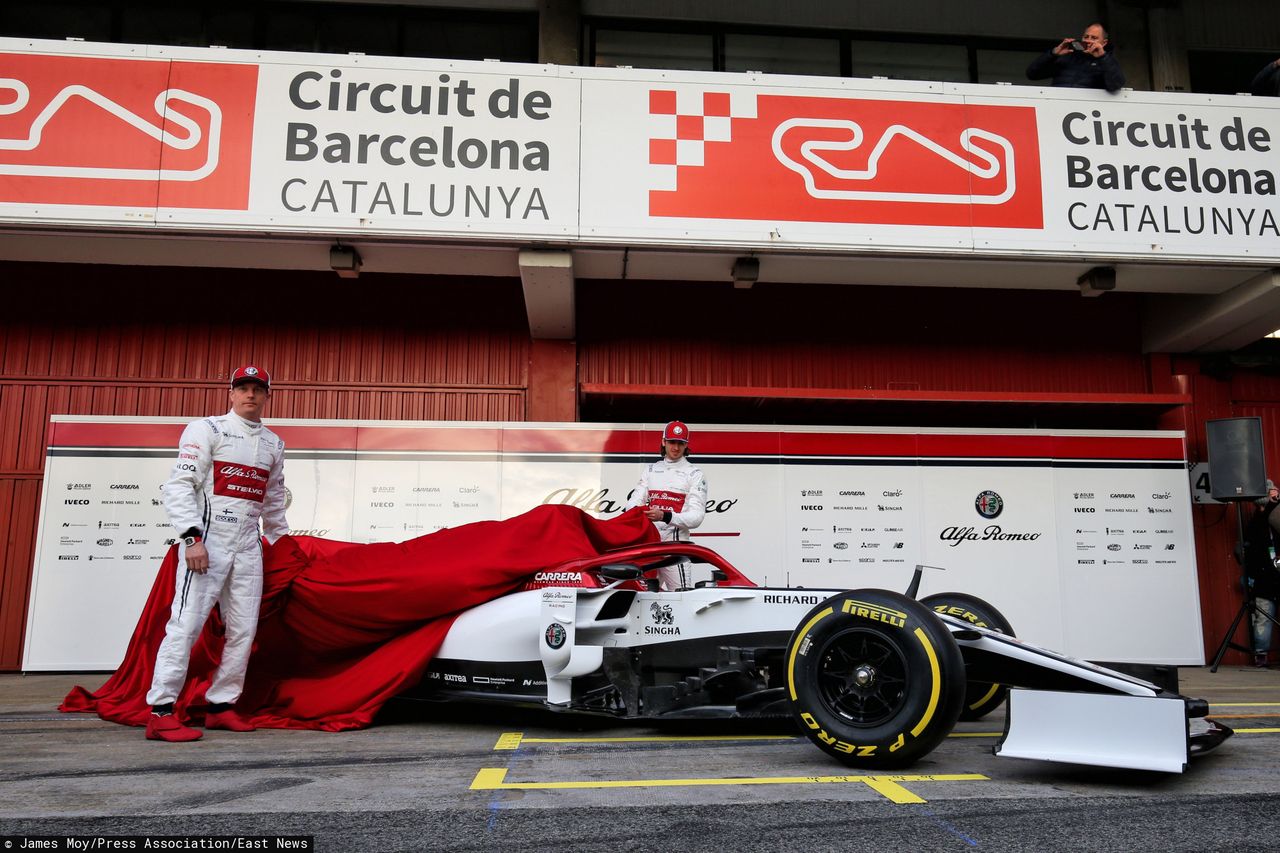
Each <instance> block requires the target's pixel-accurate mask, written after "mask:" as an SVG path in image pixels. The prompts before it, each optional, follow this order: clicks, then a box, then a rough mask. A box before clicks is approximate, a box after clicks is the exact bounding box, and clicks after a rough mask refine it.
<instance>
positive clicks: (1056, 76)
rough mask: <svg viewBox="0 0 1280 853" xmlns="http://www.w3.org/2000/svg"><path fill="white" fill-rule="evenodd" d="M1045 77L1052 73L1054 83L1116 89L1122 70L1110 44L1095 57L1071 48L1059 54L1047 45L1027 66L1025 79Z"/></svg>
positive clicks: (1121, 84) (1109, 90) (1122, 81)
mask: <svg viewBox="0 0 1280 853" xmlns="http://www.w3.org/2000/svg"><path fill="white" fill-rule="evenodd" d="M1056 46H1057V45H1055V46H1054V47H1056ZM1046 77H1052V78H1053V85H1055V86H1066V87H1069V88H1073V89H1106V90H1107V91H1108V92H1115V91H1117V90H1119V89H1120V88H1121V87H1122V86H1124V71H1123V69H1121V68H1120V62H1119V60H1117V59H1116V55H1115V53H1114V52H1113V51H1112V50H1111V48H1110V47H1107V48H1106V49H1105V52H1104V53H1103V54H1102V56H1101V57H1098V58H1095V57H1093V56H1090V55H1089V54H1087V53H1085V52H1083V51H1074V50H1073V51H1071V52H1070V53H1067V54H1064V55H1062V56H1058V55H1056V54H1055V53H1054V52H1053V48H1050V49H1049V50H1046V51H1045V52H1044V53H1042V54H1040V55H1039V56H1037V57H1036V58H1035V59H1033V60H1032V61H1031V64H1030V65H1028V66H1027V79H1029V80H1043V79H1045V78H1046Z"/></svg>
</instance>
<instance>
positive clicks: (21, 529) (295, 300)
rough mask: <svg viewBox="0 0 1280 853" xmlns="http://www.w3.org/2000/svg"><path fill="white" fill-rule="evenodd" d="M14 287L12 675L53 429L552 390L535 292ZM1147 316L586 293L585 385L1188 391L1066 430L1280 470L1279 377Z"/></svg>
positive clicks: (486, 415) (4, 629) (942, 412)
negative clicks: (1183, 445)
mask: <svg viewBox="0 0 1280 853" xmlns="http://www.w3.org/2000/svg"><path fill="white" fill-rule="evenodd" d="M0 282H2V283H3V292H4V297H5V301H6V309H7V310H6V311H5V312H4V314H3V316H0V358H2V359H3V363H2V364H0V569H2V574H0V670H14V669H17V668H18V667H19V664H20V660H21V655H22V648H21V642H22V636H23V631H24V621H25V618H26V612H27V596H28V592H29V587H30V581H31V570H32V563H33V557H34V544H35V532H36V522H37V510H38V507H39V502H40V497H41V496H40V478H41V476H42V473H43V465H44V448H45V446H46V444H47V440H46V435H45V430H46V425H47V424H48V423H49V416H50V415H53V414H85V415H140V416H181V417H197V416H201V415H205V414H208V413H210V412H213V411H220V410H221V409H222V408H223V407H224V406H225V405H226V397H225V391H224V386H223V384H222V382H221V381H220V380H219V379H218V378H217V377H220V376H225V375H226V372H227V371H228V370H230V369H231V367H230V365H231V364H233V363H234V362H237V361H240V360H243V359H245V358H253V359H257V360H260V361H261V362H263V363H264V364H267V365H269V366H270V367H271V369H272V370H274V371H275V375H276V379H277V387H278V390H279V391H280V392H281V393H280V394H279V395H278V396H277V397H276V399H275V400H274V401H273V404H272V406H273V408H272V410H271V413H270V414H271V415H273V416H275V417H282V418H283V417H288V418H370V419H405V420H494V421H520V420H525V419H526V417H527V416H526V412H527V404H528V402H529V398H530V397H532V396H533V395H534V394H535V392H536V389H534V388H533V387H531V386H532V385H533V384H535V378H531V377H530V374H529V371H528V367H527V365H528V360H529V352H530V350H531V348H532V347H533V346H536V343H537V342H530V341H529V338H528V332H527V329H526V327H525V325H524V322H525V321H524V311H523V306H522V304H521V295H520V286H519V282H518V281H515V280H511V281H504V280H495V279H449V280H445V279H422V278H412V277H404V276H376V275H366V276H362V277H361V278H360V279H358V280H357V282H355V283H354V284H353V283H352V282H347V281H343V280H339V279H337V278H335V277H334V276H332V274H329V273H324V274H312V273H291V272H256V271H244V270H236V271H225V270H200V269H184V270H174V269H158V268H123V267H108V266H73V265H59V264H52V263H50V264H16V263H0ZM180 288H185V289H180ZM121 294H127V298H122V297H121ZM353 294H354V295H353ZM1139 300H1140V297H1138V296H1136V295H1133V294H1123V293H1112V294H1107V295H1106V296H1105V297H1102V298H1099V299H1081V298H1080V297H1079V296H1078V295H1076V294H1074V293H1033V292H1025V291H986V292H976V291H963V290H954V289H935V288H919V287H914V288H896V289H894V288H884V287H880V288H856V287H819V286H810V285H757V286H756V287H755V288H754V289H752V290H747V291H741V290H734V289H733V288H732V287H731V286H729V285H728V284H727V283H726V284H721V285H717V284H705V283H703V284H696V283H694V284H690V283H674V282H672V283H655V282H631V281H621V282H619V281H611V282H601V281H583V282H580V283H579V287H578V340H577V341H576V343H575V342H567V344H566V345H567V346H568V347H571V348H572V347H576V349H577V359H576V360H577V363H578V378H577V387H578V388H585V387H587V385H589V384H592V383H595V384H599V383H606V384H643V383H655V384H659V385H662V386H665V387H667V388H670V389H673V390H676V391H678V390H680V389H683V388H688V387H689V386H692V385H705V386H721V387H723V388H725V389H734V388H739V389H740V388H747V387H766V388H767V387H772V388H775V389H782V390H788V389H790V390H799V391H800V392H801V393H803V392H804V391H805V390H806V389H821V388H833V387H835V388H865V389H904V388H905V389H915V390H919V391H921V392H929V391H935V390H942V391H977V392H987V393H989V394H990V396H991V397H993V398H998V397H1000V396H1001V395H1014V394H1018V393H1025V392H1046V391H1047V392H1062V393H1072V392H1079V393H1094V394H1103V395H1107V394H1110V395H1115V396H1116V397H1117V398H1122V397H1124V396H1125V395H1131V394H1143V393H1147V394H1150V393H1156V392H1166V393H1171V392H1177V393H1185V394H1187V395H1189V398H1190V399H1191V401H1192V402H1191V404H1190V405H1186V406H1177V407H1174V408H1172V409H1170V410H1168V411H1167V412H1166V413H1165V414H1163V415H1160V414H1158V413H1155V412H1153V411H1150V410H1146V411H1144V410H1135V409H1134V408H1133V407H1126V406H1122V405H1117V406H1109V405H1092V406H1087V407H1076V408H1075V409H1074V410H1072V411H1074V414H1071V413H1070V412H1068V416H1069V417H1073V418H1076V419H1077V421H1076V422H1074V423H1071V424H1069V425H1070V426H1075V427H1083V428H1096V429H1116V428H1126V429H1128V428H1137V429H1142V428H1162V429H1185V430H1186V432H1187V436H1188V454H1189V456H1188V458H1189V460H1190V461H1193V462H1194V461H1203V460H1204V458H1205V456H1206V454H1205V452H1204V450H1203V448H1204V446H1205V444H1204V430H1203V422H1204V420H1206V419H1209V418H1216V417H1235V416H1240V415H1250V414H1258V415H1261V416H1262V417H1263V419H1264V427H1265V429H1266V436H1267V452H1268V458H1270V459H1272V460H1277V459H1280V456H1278V455H1277V454H1280V379H1277V378H1275V377H1267V376H1263V375H1261V374H1258V373H1256V372H1249V371H1237V372H1236V374H1235V375H1234V376H1232V377H1230V378H1215V377H1211V376H1208V375H1202V374H1201V373H1200V364H1199V361H1198V360H1197V359H1192V358H1186V359H1180V358H1174V359H1172V360H1171V359H1170V358H1168V357H1164V356H1150V357H1148V356H1143V355H1142V354H1141V352H1140V343H1139V339H1138V333H1137V331H1136V329H1137V328H1138V319H1139V312H1140V302H1139ZM251 306H255V307H251ZM478 306H482V308H481V307H478ZM582 411H583V416H582V418H581V419H582V420H604V419H612V420H619V421H623V420H630V421H654V420H661V419H665V418H667V417H672V416H676V417H684V418H686V419H688V420H694V421H698V420H701V421H704V422H740V423H767V422H770V421H771V420H776V421H777V422H780V423H835V424H848V425H859V424H877V423H880V424H883V423H893V422H895V421H894V419H895V418H899V420H897V422H898V423H904V422H905V423H912V424H916V425H920V426H927V427H937V426H948V425H961V423H964V424H967V425H976V424H979V423H981V422H982V419H983V418H987V419H989V420H991V419H994V420H1001V421H1003V423H1004V425H1005V426H1024V427H1032V426H1051V425H1052V426H1067V425H1068V424H1065V423H1056V424H1050V423H1037V422H1035V420H1034V419H1035V417H1036V412H1037V411H1038V409H1037V407H1035V406H1030V407H1025V406H1024V407H1022V408H1021V409H1019V410H1017V411H1012V412H1011V411H1010V410H1009V409H1008V408H1004V409H1003V410H1002V407H1001V406H1000V405H999V404H994V403H993V404H987V405H983V406H973V405H960V404H941V405H933V406H930V407H925V408H920V409H915V410H911V411H907V412H906V414H905V415H904V414H903V412H904V410H903V408H902V407H901V405H897V407H896V408H895V407H893V406H892V405H891V406H890V407H885V406H883V405H872V406H864V407H862V408H850V407H848V406H846V405H842V404H831V403H827V402H819V401H812V400H810V401H805V400H803V399H802V400H800V401H795V402H792V403H791V404H790V408H788V409H785V410H770V409H769V408H768V405H767V404H762V402H761V401H760V400H759V399H748V398H742V399H734V398H732V397H730V398H727V399H719V400H711V401H707V400H698V399H694V398H682V399H675V398H671V399H667V400H653V399H643V398H637V399H606V398H599V399H594V398H591V397H589V396H587V395H583V396H582ZM1057 415H1058V416H1062V412H1061V411H1059V412H1058V413H1057ZM904 417H905V418H907V419H908V420H905V421H904V420H901V418H904ZM1011 417H1014V418H1030V420H1025V419H1024V420H1016V421H1013V420H1010V418H1011ZM1192 512H1193V516H1192V517H1193V521H1194V524H1195V527H1196V545H1197V565H1198V569H1199V573H1200V588H1201V602H1202V611H1203V625H1204V630H1203V634H1204V637H1205V641H1206V644H1209V647H1208V648H1207V652H1208V653H1212V651H1213V648H1214V647H1216V643H1217V641H1218V639H1219V637H1220V636H1221V632H1222V631H1223V630H1225V628H1226V627H1227V625H1229V623H1230V621H1231V618H1232V617H1233V616H1234V615H1235V612H1236V609H1237V608H1238V606H1239V604H1240V593H1239V590H1238V577H1239V571H1238V569H1237V567H1236V565H1235V563H1234V562H1233V561H1232V560H1231V557H1230V553H1231V548H1232V546H1233V545H1234V540H1235V533H1234V525H1233V524H1231V523H1229V521H1224V519H1223V516H1224V513H1223V509H1222V508H1221V507H1214V506H1209V507H1196V508H1194V509H1193V510H1192ZM1240 637H1241V638H1243V633H1241V635H1240ZM1232 659H1233V658H1232V657H1229V658H1228V661H1230V660H1232Z"/></svg>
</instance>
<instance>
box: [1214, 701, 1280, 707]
mask: <svg viewBox="0 0 1280 853" xmlns="http://www.w3.org/2000/svg"><path fill="white" fill-rule="evenodd" d="M1209 707H1210V708H1280V702H1211V703H1210V704H1209Z"/></svg>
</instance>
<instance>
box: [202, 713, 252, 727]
mask: <svg viewBox="0 0 1280 853" xmlns="http://www.w3.org/2000/svg"><path fill="white" fill-rule="evenodd" d="M204 727H205V728H206V729H225V730H226V731H229V732H251V731H254V730H256V729H257V728H258V727H257V726H255V725H254V724H253V723H251V722H249V721H248V720H246V719H245V718H244V717H242V716H240V715H239V714H237V713H236V712H235V711H234V710H233V709H231V708H228V709H226V710H225V711H210V712H209V713H207V714H205V715H204Z"/></svg>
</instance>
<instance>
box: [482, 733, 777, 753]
mask: <svg viewBox="0 0 1280 853" xmlns="http://www.w3.org/2000/svg"><path fill="white" fill-rule="evenodd" d="M731 740H732V741H737V740H796V736H795V735H672V736H669V737H661V736H647V737H646V736H636V737H525V736H524V734H523V733H522V732H503V733H502V735H501V737H499V738H498V742H497V743H495V744H494V745H493V748H494V750H500V749H518V748H519V747H520V746H521V745H523V744H526V743H683V742H685V741H731Z"/></svg>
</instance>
